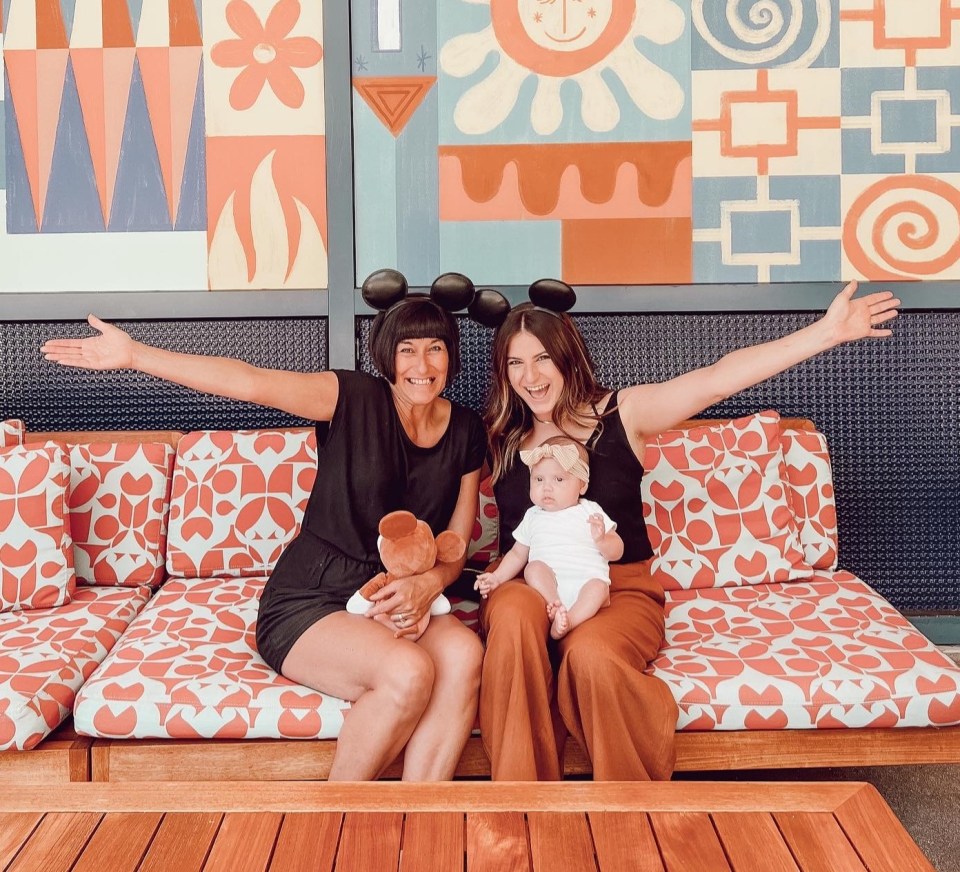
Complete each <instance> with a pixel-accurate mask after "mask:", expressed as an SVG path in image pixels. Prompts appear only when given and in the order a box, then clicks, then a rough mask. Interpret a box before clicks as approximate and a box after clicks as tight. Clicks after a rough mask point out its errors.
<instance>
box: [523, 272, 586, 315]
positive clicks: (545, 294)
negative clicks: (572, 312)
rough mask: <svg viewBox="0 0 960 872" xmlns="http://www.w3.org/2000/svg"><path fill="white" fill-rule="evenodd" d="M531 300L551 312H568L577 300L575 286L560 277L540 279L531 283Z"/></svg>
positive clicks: (535, 304)
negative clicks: (572, 286)
mask: <svg viewBox="0 0 960 872" xmlns="http://www.w3.org/2000/svg"><path fill="white" fill-rule="evenodd" d="M529 294H530V302H531V303H533V305H534V306H539V307H540V308H541V309H549V310H550V311H551V312H566V311H567V309H570V308H572V307H573V304H574V303H576V302H577V294H576V291H574V290H573V288H571V287H570V285H568V284H567V283H566V282H562V281H560V279H538V280H537V281H535V282H534V283H533V284H532V285H530V290H529Z"/></svg>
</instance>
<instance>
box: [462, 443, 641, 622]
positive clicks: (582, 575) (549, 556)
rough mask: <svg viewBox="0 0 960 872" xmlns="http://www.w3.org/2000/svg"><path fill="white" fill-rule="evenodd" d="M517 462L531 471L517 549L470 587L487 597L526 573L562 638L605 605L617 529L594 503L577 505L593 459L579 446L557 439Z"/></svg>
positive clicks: (619, 545)
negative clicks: (544, 602) (527, 502)
mask: <svg viewBox="0 0 960 872" xmlns="http://www.w3.org/2000/svg"><path fill="white" fill-rule="evenodd" d="M520 459H521V460H522V461H523V462H524V463H525V464H527V466H529V467H530V500H531V502H532V503H533V505H532V506H531V507H530V508H529V509H527V513H526V514H525V515H524V516H523V520H522V521H521V522H520V526H519V527H517V529H516V530H514V532H513V538H514V546H513V548H511V549H510V551H508V552H507V554H506V555H504V558H503V560H502V561H501V563H500V565H499V566H498V567H497V568H496V570H494V571H493V572H484V573H481V574H480V575H479V576H477V583H476V585H474V586H475V587H476V589H477V590H479V591H480V593H481V595H482V596H484V597H486V596H487V594H489V593H490V591H492V590H493V589H494V588H496V587H498V586H499V585H501V584H503V583H504V582H505V581H509V580H510V579H512V578H516V577H517V576H518V575H519V574H520V570H523V577H524V580H525V581H526V582H527V584H529V585H530V587H532V588H533V589H534V590H536V591H538V592H539V593H540V594H541V595H542V596H543V598H544V599H545V600H546V601H547V617H548V618H549V619H550V621H551V622H552V623H551V626H550V635H551V636H552V637H553V638H554V639H561V638H563V637H564V636H565V635H566V634H567V633H568V632H570V630H572V629H573V628H574V627H576V626H577V625H579V624H582V623H583V622H584V621H585V620H587V619H588V618H592V617H593V616H594V615H595V614H596V613H597V612H598V611H600V609H602V608H603V607H604V606H607V605H609V604H610V569H609V564H610V561H611V560H618V559H619V558H620V557H621V555H622V554H623V540H622V539H621V538H620V536H619V535H618V534H617V532H616V526H617V525H616V524H615V523H614V522H613V521H612V520H611V519H610V518H609V517H608V516H607V514H606V513H605V512H604V511H603V509H601V508H600V506H598V505H597V504H596V503H594V502H591V501H590V500H584V499H581V498H580V497H581V495H582V494H583V493H584V492H585V491H586V489H587V485H588V483H589V481H590V467H589V463H590V459H589V456H588V454H587V450H586V448H584V447H583V446H582V445H581V444H580V443H579V442H577V441H576V440H574V439H570V438H569V437H567V436H554V437H553V438H551V439H547V440H546V441H545V442H544V443H542V444H541V445H538V446H537V447H536V448H534V449H532V450H531V451H521V452H520Z"/></svg>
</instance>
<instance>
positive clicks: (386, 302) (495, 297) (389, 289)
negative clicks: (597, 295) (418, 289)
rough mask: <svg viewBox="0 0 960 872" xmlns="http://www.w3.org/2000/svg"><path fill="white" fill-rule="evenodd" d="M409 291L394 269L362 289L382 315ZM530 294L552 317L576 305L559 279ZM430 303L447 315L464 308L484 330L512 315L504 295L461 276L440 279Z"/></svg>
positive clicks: (369, 280)
mask: <svg viewBox="0 0 960 872" xmlns="http://www.w3.org/2000/svg"><path fill="white" fill-rule="evenodd" d="M408 290H409V287H408V285H407V280H406V278H405V277H404V275H403V273H400V272H397V270H395V269H381V270H377V271H376V272H374V273H371V274H370V275H368V276H367V277H366V278H365V279H364V280H363V285H362V286H361V292H362V295H363V299H364V302H366V304H367V305H368V306H372V307H373V308H374V309H379V310H380V311H381V312H385V311H386V310H387V309H389V308H390V307H391V306H393V305H395V304H396V303H399V302H400V301H401V300H402V299H404V298H405V297H406V296H407V292H408ZM528 293H529V295H530V302H531V303H533V305H534V306H536V307H537V308H538V309H541V310H543V311H545V312H550V313H551V314H553V315H559V313H561V312H566V311H567V310H568V309H570V308H572V307H573V304H574V303H576V302H577V295H576V292H575V291H574V290H573V288H571V287H570V285H568V284H567V283H566V282H563V281H560V279H538V280H537V281H535V282H534V283H533V284H532V285H530V288H529V291H528ZM430 299H431V300H433V302H434V303H436V304H437V305H438V306H440V307H441V308H443V309H446V310H447V311H448V312H458V311H460V310H461V309H464V308H465V309H466V310H467V312H468V314H469V315H470V317H471V318H473V320H474V321H476V322H477V323H478V324H482V325H483V326H484V327H492V328H497V327H499V326H500V325H501V324H502V323H503V322H504V321H505V320H506V317H507V315H508V314H509V313H510V303H509V301H508V300H507V298H506V297H504V296H503V294H501V293H500V292H499V291H495V290H493V289H492V288H481V289H480V290H479V291H478V290H477V289H476V287H475V286H474V284H473V282H472V281H470V279H468V278H467V277H466V276H465V275H463V274H462V273H456V272H448V273H444V274H443V275H441V276H437V278H435V279H434V280H433V284H432V285H430Z"/></svg>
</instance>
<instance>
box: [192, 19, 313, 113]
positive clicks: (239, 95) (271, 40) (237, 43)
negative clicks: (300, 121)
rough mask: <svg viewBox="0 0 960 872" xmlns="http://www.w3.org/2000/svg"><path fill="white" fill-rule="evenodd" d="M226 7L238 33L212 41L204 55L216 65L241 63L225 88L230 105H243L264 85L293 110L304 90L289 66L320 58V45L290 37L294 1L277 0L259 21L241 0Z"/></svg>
mask: <svg viewBox="0 0 960 872" xmlns="http://www.w3.org/2000/svg"><path fill="white" fill-rule="evenodd" d="M226 12H227V23H228V24H229V25H230V29H231V30H232V31H233V32H234V33H235V34H236V35H237V37H238V38H237V39H225V40H222V41H221V42H218V43H216V44H215V45H214V46H213V49H212V50H211V52H210V59H211V60H212V61H213V63H214V64H216V65H217V66H218V67H242V69H241V70H240V72H239V73H238V74H237V77H236V79H234V82H233V85H232V86H231V88H230V105H231V106H232V107H233V108H234V109H237V110H243V109H249V108H250V107H251V106H253V104H254V103H256V102H257V100H258V99H259V98H260V94H261V92H262V91H263V86H264V84H268V85H269V86H270V90H272V91H273V93H274V94H275V95H276V97H277V99H278V100H279V101H280V102H281V103H283V104H284V105H285V106H289V107H290V108H291V109H299V108H300V106H302V105H303V98H304V89H303V83H302V82H301V81H300V77H299V76H298V75H297V73H296V72H295V71H294V67H297V68H301V69H303V68H307V67H312V66H315V65H316V64H318V63H320V60H321V59H322V58H323V48H322V47H321V45H320V43H318V42H317V41H316V40H315V39H314V38H313V37H311V36H290V31H292V30H293V28H294V26H295V25H296V23H297V21H298V20H299V18H300V3H299V2H298V0H279V2H278V3H277V4H276V6H274V7H273V9H271V10H270V14H269V15H268V16H267V20H266V22H264V23H261V21H260V18H259V17H258V15H257V13H256V11H254V9H253V8H252V7H251V6H250V4H249V3H247V2H246V0H231V2H230V3H228V4H227V10H226Z"/></svg>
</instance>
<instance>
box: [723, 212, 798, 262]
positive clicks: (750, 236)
mask: <svg viewBox="0 0 960 872" xmlns="http://www.w3.org/2000/svg"><path fill="white" fill-rule="evenodd" d="M790 214H791V213H790V212H789V211H787V210H786V209H771V210H769V211H764V212H732V213H731V215H730V251H731V252H732V253H733V254H789V253H790V251H791V249H792V243H793V233H792V231H791V227H790Z"/></svg>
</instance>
